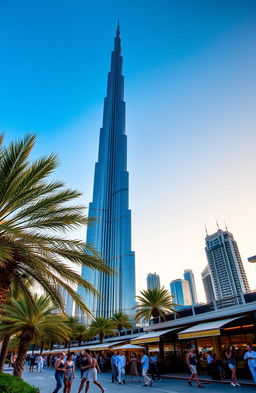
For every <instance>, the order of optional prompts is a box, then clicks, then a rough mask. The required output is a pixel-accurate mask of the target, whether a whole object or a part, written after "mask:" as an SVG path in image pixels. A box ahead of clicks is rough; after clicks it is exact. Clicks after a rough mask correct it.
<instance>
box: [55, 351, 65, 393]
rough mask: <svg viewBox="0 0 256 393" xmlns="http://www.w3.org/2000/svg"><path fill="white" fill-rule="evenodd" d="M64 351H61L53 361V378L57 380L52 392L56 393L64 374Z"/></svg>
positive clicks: (61, 383) (61, 384)
mask: <svg viewBox="0 0 256 393" xmlns="http://www.w3.org/2000/svg"><path fill="white" fill-rule="evenodd" d="M65 356H66V355H65V353H64V352H62V353H61V354H60V356H59V359H57V360H56V362H55V379H56V382H57V385H56V388H55V389H54V391H53V392H52V393H57V392H58V391H59V390H60V388H61V387H62V386H63V380H64V374H65V371H66V369H65V361H64V359H65Z"/></svg>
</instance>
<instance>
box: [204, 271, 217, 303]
mask: <svg viewBox="0 0 256 393" xmlns="http://www.w3.org/2000/svg"><path fill="white" fill-rule="evenodd" d="M201 276H202V281H203V286H204V292H205V297H206V301H207V302H212V301H213V300H214V299H215V296H214V290H213V285H212V278H211V272H210V268H209V265H206V266H205V268H204V270H203V271H202V273H201Z"/></svg>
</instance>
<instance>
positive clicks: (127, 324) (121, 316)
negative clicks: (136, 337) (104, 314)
mask: <svg viewBox="0 0 256 393" xmlns="http://www.w3.org/2000/svg"><path fill="white" fill-rule="evenodd" d="M111 319H112V321H113V325H114V328H115V329H117V330H118V331H119V336H120V333H121V331H122V330H123V329H127V330H128V329H132V327H133V325H132V323H131V321H130V319H129V316H128V315H127V314H125V313H124V312H121V311H120V312H116V313H115V314H113V316H112V318H111Z"/></svg>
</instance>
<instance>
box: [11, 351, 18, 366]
mask: <svg viewBox="0 0 256 393" xmlns="http://www.w3.org/2000/svg"><path fill="white" fill-rule="evenodd" d="M16 359H17V355H16V353H13V354H12V355H11V366H12V368H13V367H14V363H15V362H16Z"/></svg>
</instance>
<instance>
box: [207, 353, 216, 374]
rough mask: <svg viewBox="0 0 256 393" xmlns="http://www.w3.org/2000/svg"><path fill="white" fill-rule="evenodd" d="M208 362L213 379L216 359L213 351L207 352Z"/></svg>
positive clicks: (209, 372)
mask: <svg viewBox="0 0 256 393" xmlns="http://www.w3.org/2000/svg"><path fill="white" fill-rule="evenodd" d="M206 361H207V369H208V374H209V375H210V376H211V377H212V378H213V364H214V357H213V354H212V351H208V352H207V358H206Z"/></svg>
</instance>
